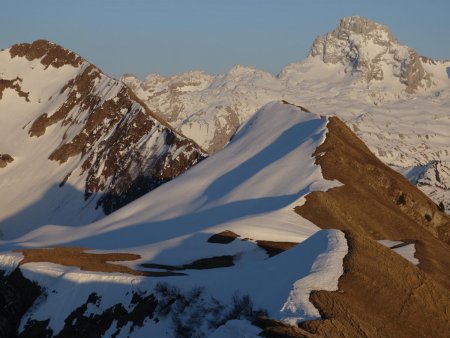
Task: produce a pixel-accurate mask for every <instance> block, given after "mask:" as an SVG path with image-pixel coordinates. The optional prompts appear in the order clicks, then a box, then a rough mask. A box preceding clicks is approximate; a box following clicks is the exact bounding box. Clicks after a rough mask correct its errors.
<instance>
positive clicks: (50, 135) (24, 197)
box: [0, 40, 203, 238]
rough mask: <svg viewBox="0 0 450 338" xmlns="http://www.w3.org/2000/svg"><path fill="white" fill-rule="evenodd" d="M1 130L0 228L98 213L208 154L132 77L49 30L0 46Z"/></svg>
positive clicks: (23, 229) (13, 229) (18, 231)
mask: <svg viewBox="0 0 450 338" xmlns="http://www.w3.org/2000/svg"><path fill="white" fill-rule="evenodd" d="M0 135H1V138H0V156H2V157H1V158H3V159H5V160H0V191H1V192H2V198H1V199H0V238H1V237H3V238H14V237H17V236H20V235H22V234H24V233H27V232H28V231H30V230H32V229H34V228H36V227H39V226H40V225H44V224H52V223H64V224H67V225H73V226H75V225H79V224H87V223H90V222H92V221H94V220H96V219H98V218H101V217H102V216H104V213H105V212H106V213H109V212H111V211H113V210H115V209H117V208H118V207H120V206H122V205H124V204H126V203H127V202H129V201H130V200H132V199H134V198H136V197H138V196H140V195H142V194H144V193H145V192H147V191H149V190H151V189H152V188H154V187H155V186H158V185H159V184H161V183H164V182H166V181H168V180H169V179H171V178H173V177H175V176H176V175H177V174H179V173H180V172H183V171H184V170H186V169H187V168H189V167H190V166H191V165H193V164H195V163H196V162H197V161H198V160H199V159H201V158H202V156H203V154H202V151H201V150H200V149H199V148H198V147H197V145H195V144H194V143H193V142H191V141H190V140H188V139H186V138H184V137H182V136H180V135H177V134H176V133H174V132H173V130H172V129H170V127H169V126H167V125H166V124H165V123H164V122H161V121H159V120H158V118H157V117H156V116H154V115H153V113H151V112H150V111H149V110H148V108H146V107H144V106H143V105H142V104H141V103H140V101H138V100H137V99H136V98H135V96H134V94H133V93H131V91H130V90H129V89H128V88H127V87H126V86H125V85H124V84H123V83H121V82H120V81H118V80H115V79H112V78H110V77H108V76H106V75H105V74H103V73H102V72H101V71H100V70H99V69H98V68H96V67H95V66H93V65H91V64H89V63H88V62H87V61H85V60H84V59H82V58H81V57H80V56H78V55H77V54H75V53H73V52H70V51H68V50H66V49H64V48H62V47H60V46H57V45H55V44H52V43H50V42H48V41H43V40H39V41H35V42H33V43H32V44H19V45H14V46H12V47H11V48H8V49H6V50H3V51H0ZM1 154H3V155H1ZM8 159H9V160H8ZM137 185H138V186H137Z"/></svg>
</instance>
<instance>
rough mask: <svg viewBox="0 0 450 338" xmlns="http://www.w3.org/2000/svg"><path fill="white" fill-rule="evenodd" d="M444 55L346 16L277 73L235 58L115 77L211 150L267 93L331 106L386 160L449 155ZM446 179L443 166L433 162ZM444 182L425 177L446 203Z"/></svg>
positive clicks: (324, 109) (449, 72)
mask: <svg viewBox="0 0 450 338" xmlns="http://www.w3.org/2000/svg"><path fill="white" fill-rule="evenodd" d="M449 76H450V62H449V61H438V60H433V59H430V58H426V57H421V56H419V55H418V54H417V53H416V52H415V51H414V50H413V49H411V48H409V47H407V46H405V45H403V44H401V43H400V42H399V41H398V40H396V39H395V38H394V37H393V36H392V34H391V33H390V31H389V29H388V28H387V27H385V26H383V25H380V24H378V23H375V22H373V21H371V20H368V19H365V18H360V17H347V18H344V19H342V20H341V22H340V23H339V25H338V26H337V27H336V29H335V30H334V31H332V32H330V33H328V34H326V35H325V36H323V37H318V38H317V39H316V40H315V41H314V43H313V45H312V47H311V51H310V54H309V56H308V57H307V58H306V59H305V60H303V61H300V62H297V63H293V64H291V65H288V66H287V67H285V68H284V69H283V70H282V71H281V72H280V74H279V75H278V76H277V77H274V76H272V75H271V74H269V73H266V72H264V71H260V70H257V69H253V68H249V67H243V66H235V67H233V68H232V69H231V70H230V71H229V72H228V73H226V74H224V75H216V76H212V75H209V74H206V73H203V72H190V73H185V74H180V75H175V76H171V77H162V76H159V75H150V76H148V77H147V78H146V79H145V80H144V81H140V80H139V79H137V78H136V77H134V76H132V75H125V76H124V77H123V78H122V80H123V81H124V82H125V83H127V84H128V85H129V86H130V87H131V88H132V89H133V90H134V91H135V92H136V94H137V95H138V96H139V97H140V98H141V99H142V100H143V101H144V102H146V103H147V105H148V106H149V107H151V108H152V109H153V110H154V111H156V112H157V113H158V114H160V115H161V116H163V117H164V118H166V119H167V120H168V121H169V123H171V125H172V126H173V127H174V128H175V129H177V130H180V131H182V132H183V133H184V134H185V135H187V136H188V137H190V138H192V139H194V140H195V141H196V142H197V143H199V144H200V145H201V146H202V147H203V148H204V149H206V150H208V151H210V152H215V151H217V150H218V149H221V147H222V146H223V145H224V144H226V143H227V142H228V139H229V138H230V137H231V136H232V135H233V133H234V131H235V130H236V129H237V128H238V127H239V125H240V124H241V123H242V122H243V121H245V120H247V119H248V118H249V117H250V116H251V115H252V114H253V113H254V112H255V111H256V110H258V109H259V107H261V106H262V105H264V104H266V103H267V102H270V101H273V100H281V99H284V100H287V101H289V102H292V103H296V104H301V105H302V106H304V107H307V108H308V109H311V110H312V111H315V112H320V113H321V114H324V115H337V116H339V117H340V118H341V119H342V120H344V121H345V122H346V123H347V124H348V125H349V126H351V127H352V129H353V131H354V132H355V133H356V134H357V135H358V136H359V137H360V138H361V139H362V140H363V141H364V142H365V143H366V144H367V145H368V146H369V147H370V149H371V150H372V151H373V152H374V153H375V154H376V155H377V156H379V158H380V159H381V160H383V161H384V162H385V163H386V164H388V165H390V166H394V167H402V168H407V167H412V166H414V167H416V166H424V165H428V164H430V163H431V162H432V161H441V162H442V168H444V167H446V168H448V167H449V163H450V133H449V130H450V106H449V104H450V103H449V102H450V79H449ZM439 175H440V176H441V177H442V180H443V181H444V182H445V181H449V180H450V176H449V174H448V171H445V170H441V171H439ZM441 183H442V182H437V184H434V183H432V184H431V186H428V187H424V185H419V187H421V188H422V187H423V191H424V192H426V193H427V194H428V195H429V196H430V197H431V198H432V199H433V200H434V201H435V202H436V203H440V202H441V201H443V202H444V204H445V206H446V207H447V210H450V189H449V187H448V185H446V187H443V185H442V184H441Z"/></svg>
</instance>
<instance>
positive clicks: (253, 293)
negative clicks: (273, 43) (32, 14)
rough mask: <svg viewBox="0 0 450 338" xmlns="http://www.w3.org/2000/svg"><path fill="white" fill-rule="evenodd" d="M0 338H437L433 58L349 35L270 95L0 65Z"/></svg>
mask: <svg viewBox="0 0 450 338" xmlns="http://www.w3.org/2000/svg"><path fill="white" fill-rule="evenodd" d="M0 135H1V138H0V192H1V198H0V337H5V338H13V337H213V338H226V337H236V338H240V337H258V336H263V337H447V336H448V332H450V318H449V313H450V269H449V267H450V255H449V244H450V216H449V212H450V61H439V60H434V59H431V58H427V57H423V56H420V55H418V54H417V53H416V52H415V51H414V50H413V49H411V48H409V47H407V46H405V45H403V44H401V43H400V42H399V41H398V40H397V39H396V38H395V37H394V36H393V35H392V33H391V32H390V31H389V29H388V28H387V27H385V26H383V25H381V24H378V23H376V22H373V21H371V20H369V19H366V18H362V17H345V18H343V19H341V21H340V22H339V24H338V26H337V27H336V29H335V30H334V31H332V32H330V33H327V34H326V35H325V36H322V37H318V38H316V40H315V41H314V42H313V45H312V47H311V50H310V52H309V55H308V57H307V58H306V59H305V60H302V61H299V62H298V63H293V64H290V65H288V66H286V67H285V68H284V69H282V70H281V72H280V73H279V74H278V75H277V76H273V75H271V74H269V73H266V72H264V71H261V70H257V69H254V68H250V67H244V66H239V65H238V66H235V67H233V68H232V69H231V70H230V71H229V72H228V73H226V74H223V75H210V74H207V73H205V72H202V71H193V72H189V73H184V74H179V75H175V76H169V77H164V76H161V75H157V74H151V75H149V76H148V77H147V78H145V80H143V81H141V80H139V79H138V78H136V77H135V76H133V75H130V74H126V75H124V76H123V77H122V78H121V79H120V80H116V79H113V78H111V77H109V76H108V75H106V74H104V73H103V72H102V71H101V70H100V69H99V68H97V67H96V66H95V65H92V64H90V63H89V62H88V61H86V60H85V59H84V58H82V57H81V56H79V55H77V54H76V53H74V52H72V51H69V50H67V49H65V48H64V47H61V46H59V45H56V44H54V43H51V42H49V41H46V40H37V41H34V42H32V43H20V44H16V45H13V46H11V47H10V48H7V49H4V50H2V51H0Z"/></svg>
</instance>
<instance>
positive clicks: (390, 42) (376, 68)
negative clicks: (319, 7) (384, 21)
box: [310, 16, 433, 93]
mask: <svg viewBox="0 0 450 338" xmlns="http://www.w3.org/2000/svg"><path fill="white" fill-rule="evenodd" d="M310 55H311V56H313V57H315V56H318V57H320V58H322V60H323V62H325V63H341V64H343V65H344V66H347V67H348V68H347V71H349V72H360V73H362V74H363V75H364V77H365V79H366V81H367V82H371V81H373V80H383V79H384V78H385V77H386V76H390V75H391V74H392V75H393V76H395V77H397V78H399V79H400V81H401V82H402V83H403V84H404V85H405V86H406V91H407V92H409V93H413V92H415V91H416V90H417V89H418V88H419V87H426V88H428V87H430V86H431V75H430V74H429V73H427V72H426V70H425V69H424V67H423V64H422V58H421V57H420V56H419V55H417V53H416V52H415V51H414V50H413V49H411V48H408V47H407V46H404V45H402V44H400V42H399V41H397V40H396V39H395V38H394V37H393V36H392V34H391V33H390V31H389V29H388V28H387V27H386V26H383V25H381V24H379V23H376V22H374V21H372V20H369V19H366V18H362V17H357V16H353V17H346V18H343V19H341V21H340V23H339V25H338V26H337V27H336V29H335V30H334V31H332V32H330V33H327V34H326V35H325V36H324V37H317V38H316V40H315V41H314V43H313V46H312V48H311V51H310ZM431 62H433V60H431ZM385 66H387V68H388V69H389V72H391V74H389V75H388V74H385V73H384V72H385V70H383V68H385ZM385 69H386V68H385Z"/></svg>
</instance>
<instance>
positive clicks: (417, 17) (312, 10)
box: [0, 0, 450, 77]
mask: <svg viewBox="0 0 450 338" xmlns="http://www.w3.org/2000/svg"><path fill="white" fill-rule="evenodd" d="M348 15H361V16H365V17H368V18H371V19H373V20H376V21H378V22H381V23H383V24H386V25H387V26H389V27H390V28H391V31H392V32H393V34H394V36H396V37H397V38H398V39H399V40H400V41H401V42H403V43H405V44H407V45H409V46H411V47H413V48H415V49H416V50H417V51H418V52H419V53H420V54H423V55H426V56H431V57H434V58H440V59H450V0H428V1H423V0H422V1H420V0H409V1H408V0H389V1H387V0H377V1H371V0H311V1H306V0H304V1H303V0H270V1H269V0H220V1H218V0H160V1H156V0H155V1H153V0H147V1H144V0H140V1H138V0H135V1H133V0H129V1H124V0H90V1H87V0H77V1H71V0H51V1H50V0H40V1H33V0H29V1H21V0H14V1H13V0H1V2H0V32H1V33H0V48H6V47H9V46H10V45H11V44H14V43H17V42H30V41H33V40H35V39H38V38H44V39H48V40H51V41H54V42H56V43H59V44H61V45H63V46H64V47H66V48H69V49H71V50H73V51H76V52H77V53H79V54H81V55H82V56H83V57H85V58H86V59H88V60H89V61H90V62H92V63H94V64H96V65H97V66H98V67H100V68H101V69H103V70H104V71H105V72H107V73H108V74H111V75H113V76H116V77H117V76H120V75H121V74H123V73H125V72H129V73H134V74H136V75H138V76H139V77H144V76H145V75H147V74H148V73H153V72H157V73H161V74H164V75H170V74H175V73H179V72H183V71H188V70H193V69H203V70H206V71H208V72H211V73H223V72H225V71H226V70H228V69H229V68H230V67H232V66H233V65H234V64H238V63H239V64H243V65H249V66H255V67H257V68H260V69H264V70H267V71H269V72H272V73H274V74H276V73H278V72H279V71H280V70H281V68H283V67H284V66H285V65H287V64H288V63H290V62H294V61H297V60H300V59H302V58H304V57H305V56H306V54H307V53H308V50H309V48H310V46H311V43H312V41H313V40H314V38H315V37H316V36H317V35H322V34H324V33H326V32H327V31H330V30H332V29H334V27H335V26H336V24H337V23H338V21H339V19H340V18H341V17H343V16H348Z"/></svg>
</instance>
